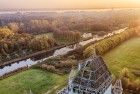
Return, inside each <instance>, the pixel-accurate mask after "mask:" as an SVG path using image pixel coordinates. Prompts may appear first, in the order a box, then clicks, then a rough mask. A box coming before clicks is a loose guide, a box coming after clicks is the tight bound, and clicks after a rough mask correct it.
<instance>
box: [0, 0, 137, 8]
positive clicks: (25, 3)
mask: <svg viewBox="0 0 140 94" xmlns="http://www.w3.org/2000/svg"><path fill="white" fill-rule="evenodd" d="M132 7H139V8H140V0H0V9H11V8H12V9H14V8H19V9H21V8H27V9H29V8H32V9H34V8H35V9H37V8H51V9H55V8H60V9H61V8H63V9H67V8H68V9H69V8H73V9H74V8H82V9H87V8H132Z"/></svg>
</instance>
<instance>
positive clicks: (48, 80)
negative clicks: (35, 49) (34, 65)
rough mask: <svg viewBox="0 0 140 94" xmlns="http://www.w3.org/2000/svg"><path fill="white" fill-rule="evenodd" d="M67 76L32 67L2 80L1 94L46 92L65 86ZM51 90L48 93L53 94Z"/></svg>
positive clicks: (0, 82)
mask: <svg viewBox="0 0 140 94" xmlns="http://www.w3.org/2000/svg"><path fill="white" fill-rule="evenodd" d="M66 80H67V76H66V75H64V76H60V75H57V74H53V73H49V72H46V71H42V70H37V69H31V70H27V71H24V72H22V73H19V74H17V75H14V76H11V77H9V78H6V79H4V80H1V81H0V94H26V92H27V93H28V92H29V91H30V90H31V91H32V92H33V93H34V94H42V93H46V92H48V91H49V90H51V89H53V88H54V90H55V91H56V90H57V89H59V88H61V87H63V86H64V85H65V83H66V82H67V81H66ZM53 93H55V92H54V91H49V92H48V94H53Z"/></svg>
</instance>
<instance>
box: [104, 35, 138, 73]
mask: <svg viewBox="0 0 140 94" xmlns="http://www.w3.org/2000/svg"><path fill="white" fill-rule="evenodd" d="M104 60H105V61H106V63H107V65H108V67H109V69H110V70H111V72H112V73H113V74H115V75H118V74H119V72H120V71H121V70H122V69H123V68H128V69H129V70H130V71H133V70H137V71H140V37H139V38H133V39H130V40H128V41H126V42H124V43H123V44H122V45H120V46H118V47H116V48H114V49H113V50H111V51H110V52H108V53H107V54H105V55H104Z"/></svg>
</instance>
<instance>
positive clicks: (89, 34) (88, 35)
mask: <svg viewBox="0 0 140 94" xmlns="http://www.w3.org/2000/svg"><path fill="white" fill-rule="evenodd" d="M90 37H92V33H84V34H83V35H82V38H90Z"/></svg>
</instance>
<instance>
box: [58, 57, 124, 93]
mask: <svg viewBox="0 0 140 94" xmlns="http://www.w3.org/2000/svg"><path fill="white" fill-rule="evenodd" d="M120 86H121V85H120ZM116 89H117V87H116V88H115V87H114V92H115V93H112V78H111V73H110V72H109V70H108V68H107V66H106V64H105V62H104V61H103V59H102V57H100V56H96V55H93V56H91V57H90V58H88V59H86V60H84V61H82V62H81V63H80V64H79V66H78V70H77V71H75V70H72V71H71V73H70V76H69V83H68V86H67V87H66V88H64V89H63V90H62V91H60V92H59V93H58V94H122V87H121V88H118V89H121V90H120V92H119V91H118V90H116ZM116 92H118V93H116Z"/></svg>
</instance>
